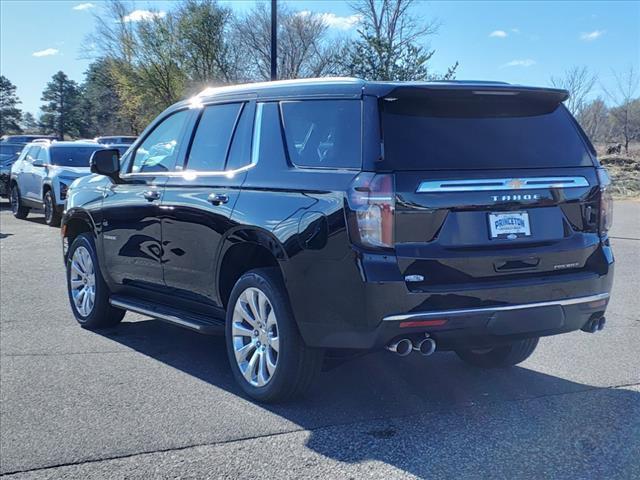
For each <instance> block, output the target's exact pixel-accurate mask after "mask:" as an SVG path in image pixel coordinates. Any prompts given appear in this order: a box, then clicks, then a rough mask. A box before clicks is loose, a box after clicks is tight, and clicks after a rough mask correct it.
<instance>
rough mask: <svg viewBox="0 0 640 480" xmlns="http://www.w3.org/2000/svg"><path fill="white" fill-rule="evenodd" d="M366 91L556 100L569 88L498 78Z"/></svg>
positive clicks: (368, 88)
mask: <svg viewBox="0 0 640 480" xmlns="http://www.w3.org/2000/svg"><path fill="white" fill-rule="evenodd" d="M363 93H364V94H365V95H367V94H368V95H374V96H377V97H380V98H387V97H391V98H401V97H405V98H406V97H414V98H415V97H418V98H420V97H431V98H445V97H450V98H454V97H466V98H467V99H470V98H472V97H476V98H477V97H517V98H518V99H521V100H531V101H536V100H538V101H543V102H545V103H546V102H549V103H555V104H559V103H562V102H564V101H565V100H566V99H567V98H569V92H568V91H566V90H562V89H559V88H544V87H525V86H522V85H510V84H508V83H499V82H433V83H430V82H420V83H418V82H417V83H407V84H404V85H403V84H395V85H394V84H370V85H367V86H365V88H364V92H363Z"/></svg>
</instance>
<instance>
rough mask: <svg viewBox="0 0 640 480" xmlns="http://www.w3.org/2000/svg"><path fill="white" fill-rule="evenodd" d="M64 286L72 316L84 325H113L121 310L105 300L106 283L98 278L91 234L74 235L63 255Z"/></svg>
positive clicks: (98, 271)
mask: <svg viewBox="0 0 640 480" xmlns="http://www.w3.org/2000/svg"><path fill="white" fill-rule="evenodd" d="M67 290H68V293H69V302H70V303H71V309H72V310H73V314H74V316H75V317H76V320H77V321H78V323H79V324H80V325H82V326H83V327H84V328H88V329H97V328H106V327H111V326H113V325H116V324H117V323H119V322H120V321H121V320H122V317H124V314H125V310H121V309H119V308H115V307H113V306H112V305H111V304H110V303H109V294H110V292H109V287H107V284H106V283H105V281H104V279H103V278H102V272H101V271H100V265H99V264H98V258H97V255H96V248H95V244H94V242H93V237H92V236H91V235H89V234H86V233H83V234H81V235H78V236H77V237H76V239H75V240H74V241H73V243H72V244H71V247H70V248H69V253H68V255H67Z"/></svg>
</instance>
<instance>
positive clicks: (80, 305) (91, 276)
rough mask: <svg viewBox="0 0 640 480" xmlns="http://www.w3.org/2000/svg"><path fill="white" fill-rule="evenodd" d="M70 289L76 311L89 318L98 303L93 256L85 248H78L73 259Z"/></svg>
mask: <svg viewBox="0 0 640 480" xmlns="http://www.w3.org/2000/svg"><path fill="white" fill-rule="evenodd" d="M70 268H71V272H70V274H69V284H70V285H69V287H70V288H71V296H72V298H73V303H74V305H75V307H76V310H77V311H78V313H79V314H80V315H82V316H83V317H87V316H88V315H89V314H90V313H91V311H92V310H93V306H94V304H95V302H96V274H95V270H94V268H93V261H92V260H91V255H90V254H89V251H88V250H87V249H86V248H85V247H82V246H80V247H78V248H76V250H75V251H74V252H73V257H72V258H71V267H70Z"/></svg>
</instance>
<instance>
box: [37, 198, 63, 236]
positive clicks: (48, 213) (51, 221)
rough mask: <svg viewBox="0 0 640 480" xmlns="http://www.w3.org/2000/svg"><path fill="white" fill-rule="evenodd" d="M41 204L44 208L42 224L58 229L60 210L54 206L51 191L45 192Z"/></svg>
mask: <svg viewBox="0 0 640 480" xmlns="http://www.w3.org/2000/svg"><path fill="white" fill-rule="evenodd" d="M42 204H43V207H44V223H46V224H47V225H49V226H50V227H59V226H60V220H61V219H62V216H61V215H60V210H59V209H58V206H57V205H56V199H55V197H54V195H53V191H52V190H47V191H46V192H45V194H44V198H43V199H42Z"/></svg>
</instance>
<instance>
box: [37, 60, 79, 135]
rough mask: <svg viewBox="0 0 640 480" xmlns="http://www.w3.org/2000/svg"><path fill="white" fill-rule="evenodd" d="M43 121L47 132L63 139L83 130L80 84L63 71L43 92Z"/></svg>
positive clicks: (53, 78) (54, 77)
mask: <svg viewBox="0 0 640 480" xmlns="http://www.w3.org/2000/svg"><path fill="white" fill-rule="evenodd" d="M42 101H43V102H47V103H46V104H45V105H43V106H42V107H41V109H42V118H41V123H42V126H43V127H44V129H45V131H46V132H47V133H55V134H57V135H58V136H59V137H60V138H61V139H64V137H65V135H66V136H71V137H73V136H77V135H78V134H79V131H80V130H81V118H80V109H79V106H80V90H79V88H78V84H77V83H76V82H74V81H73V80H70V79H69V77H67V75H66V74H65V73H64V72H63V71H59V72H58V73H56V74H55V75H54V76H53V77H52V79H51V81H50V82H49V83H48V84H47V87H46V88H45V89H44V91H43V92H42Z"/></svg>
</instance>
